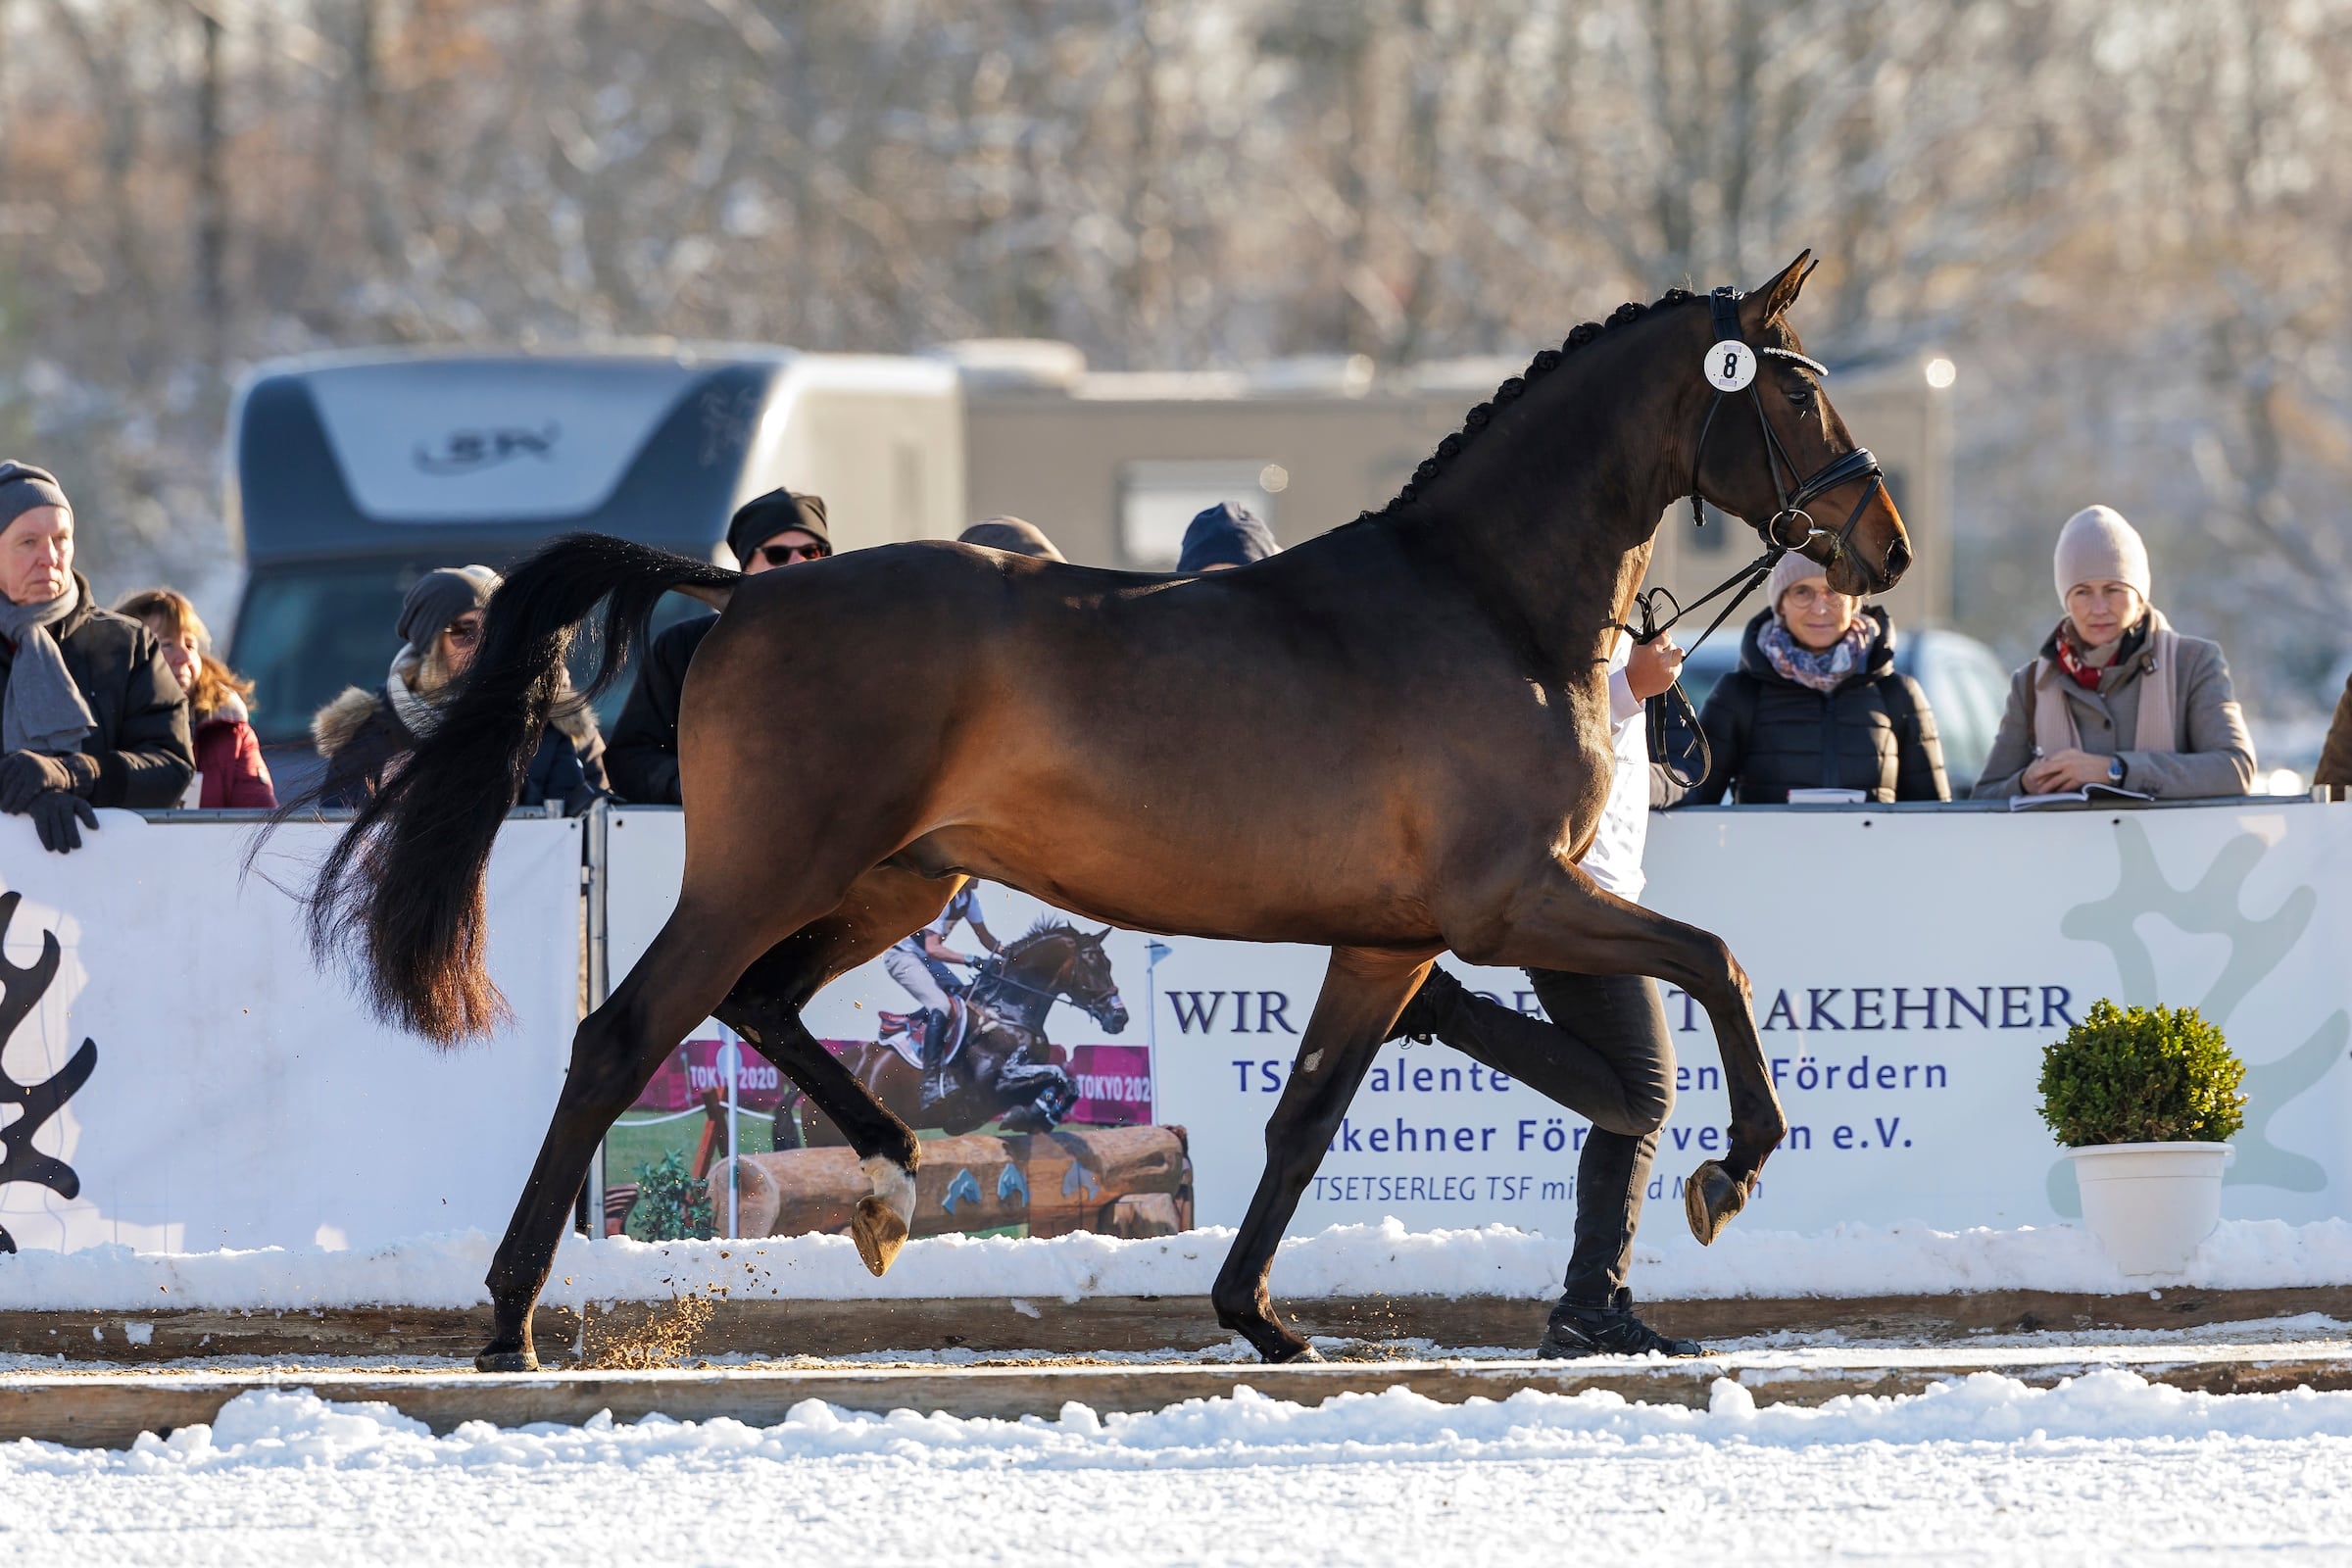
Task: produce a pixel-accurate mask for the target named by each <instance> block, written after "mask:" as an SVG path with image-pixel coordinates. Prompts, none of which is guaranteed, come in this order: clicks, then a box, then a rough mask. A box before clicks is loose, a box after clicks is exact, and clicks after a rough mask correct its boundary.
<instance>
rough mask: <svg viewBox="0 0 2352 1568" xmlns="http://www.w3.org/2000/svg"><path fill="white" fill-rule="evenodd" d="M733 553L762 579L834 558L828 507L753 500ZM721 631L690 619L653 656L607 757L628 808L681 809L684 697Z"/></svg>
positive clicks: (734, 531)
mask: <svg viewBox="0 0 2352 1568" xmlns="http://www.w3.org/2000/svg"><path fill="white" fill-rule="evenodd" d="M727 549H728V550H730V551H732V552H733V553H734V556H735V560H736V562H737V564H740V565H741V566H742V568H743V572H744V575H745V576H747V577H756V576H758V575H759V574H760V572H763V571H772V570H774V569H775V568H776V567H778V566H791V565H797V564H801V563H804V562H810V561H822V560H824V559H825V557H827V556H829V555H831V554H832V553H833V536H832V535H831V534H830V533H828V532H827V531H826V523H825V503H824V501H823V499H822V498H821V497H818V496H803V495H795V494H794V493H793V492H791V491H790V490H770V491H769V492H768V493H767V494H765V495H763V496H760V497H759V498H757V499H756V500H752V501H747V502H745V503H744V504H743V506H742V507H741V508H740V509H738V510H737V512H736V514H735V515H734V516H733V517H732V518H730V519H729V520H728V523H727ZM717 624H718V617H717V616H716V615H696V616H695V617H693V618H692V619H690V620H682V621H680V622H678V624H676V625H675V626H672V627H670V628H669V629H668V630H667V631H665V632H663V633H662V635H661V636H659V637H657V638H655V639H654V645H653V646H652V647H651V648H649V649H647V650H646V653H645V663H644V665H643V666H642V667H641V668H640V669H639V670H638V671H637V683H636V685H634V686H632V687H630V688H629V700H628V702H627V703H626V704H624V705H623V706H622V708H621V710H620V718H619V720H618V721H617V722H616V723H614V724H613V745H612V748H611V750H610V751H608V752H607V753H606V754H605V762H606V765H607V766H608V767H609V768H610V769H611V770H612V774H613V792H614V793H615V794H617V795H618V796H619V797H620V798H621V799H622V800H624V801H635V802H638V803H639V804H640V805H644V806H676V805H677V804H679V795H678V694H679V693H680V692H681V691H682V690H684V688H685V685H686V666H687V665H688V664H690V663H692V662H694V651H695V650H696V649H697V648H700V647H701V646H702V645H703V639H704V638H705V637H708V636H710V635H711V627H713V626H715V625H717Z"/></svg>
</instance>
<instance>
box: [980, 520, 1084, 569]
mask: <svg viewBox="0 0 2352 1568" xmlns="http://www.w3.org/2000/svg"><path fill="white" fill-rule="evenodd" d="M956 543H957V544H961V545H985V546H986V547H987V548H989V549H991V550H1002V551H1005V552H1006V553H1007V554H1009V555H1015V556H1035V557H1036V558H1037V559H1038V560H1040V561H1066V560H1068V559H1069V558H1068V557H1066V556H1064V555H1063V554H1062V553H1061V552H1060V551H1058V550H1056V549H1054V541H1053V540H1051V539H1049V538H1047V537H1046V531H1045V530H1044V529H1043V528H1040V527H1039V526H1038V525H1037V524H1036V523H1034V522H1030V521H1027V520H1025V519H1023V518H1020V517H991V518H989V519H988V520H987V521H986V522H975V523H973V524H972V525H971V526H970V527H969V528H966V529H964V530H963V532H961V533H959V534H957V535H956Z"/></svg>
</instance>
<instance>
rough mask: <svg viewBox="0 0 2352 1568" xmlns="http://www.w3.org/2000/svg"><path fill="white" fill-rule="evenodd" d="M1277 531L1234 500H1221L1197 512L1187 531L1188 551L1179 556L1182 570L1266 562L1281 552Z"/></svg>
mask: <svg viewBox="0 0 2352 1568" xmlns="http://www.w3.org/2000/svg"><path fill="white" fill-rule="evenodd" d="M1281 549H1282V546H1280V545H1278V544H1276V543H1275V542H1274V530H1273V529H1271V528H1269V527H1267V526H1266V525H1265V524H1264V523H1262V522H1260V521H1258V520H1257V518H1256V517H1255V516H1254V515H1252V514H1251V513H1250V512H1249V511H1248V510H1247V509H1246V508H1242V507H1237V506H1235V505H1234V504H1233V503H1232V502H1230V501H1220V502H1218V503H1217V504H1216V505H1215V506H1213V507H1210V508H1209V509H1208V510H1207V511H1206V512H1202V513H1200V514H1198V515H1195V516H1194V518H1193V520H1192V522H1191V524H1190V525H1189V526H1187V527H1186V528H1185V530H1184V551H1183V553H1182V554H1181V555H1179V556H1178V557H1177V558H1176V569H1177V570H1178V571H1179V572H1199V571H1229V570H1231V569H1232V568H1233V567H1235V566H1247V565H1249V564H1250V563H1251V562H1253V561H1263V560H1265V559H1266V558H1267V557H1268V556H1271V555H1273V554H1275V553H1276V552H1278V551H1280V550H1281Z"/></svg>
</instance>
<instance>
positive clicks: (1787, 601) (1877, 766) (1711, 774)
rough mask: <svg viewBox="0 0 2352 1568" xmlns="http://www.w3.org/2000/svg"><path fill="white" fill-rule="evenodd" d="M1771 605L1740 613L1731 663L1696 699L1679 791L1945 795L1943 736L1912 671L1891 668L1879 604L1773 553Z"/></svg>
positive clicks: (1748, 799)
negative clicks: (1743, 627) (1700, 735)
mask: <svg viewBox="0 0 2352 1568" xmlns="http://www.w3.org/2000/svg"><path fill="white" fill-rule="evenodd" d="M1767 593H1768V596H1769V598H1770V600H1771V608H1770V609H1768V610H1765V611H1763V612H1762V613H1759V614H1757V616H1756V617H1755V618H1754V619H1753V620H1751V621H1749V622H1748V623H1747V634H1746V636H1745V637H1744V638H1742V639H1741V641H1740V667H1739V668H1738V669H1736V670H1734V671H1733V672H1732V673H1731V674H1729V675H1726V676H1724V677H1723V679H1722V680H1720V681H1718V682H1716V685H1715V689H1714V690H1713V691H1711V692H1709V693H1707V701H1706V706H1705V707H1704V708H1702V709H1701V710H1700V711H1699V715H1698V721H1699V724H1700V727H1702V728H1703V729H1705V730H1706V732H1707V748H1708V750H1709V752H1710V753H1712V757H1711V760H1710V762H1709V765H1708V768H1707V776H1706V777H1705V778H1704V779H1702V780H1701V781H1700V782H1699V785H1698V787H1697V788H1696V789H1694V790H1692V791H1691V793H1690V795H1689V796H1688V797H1687V798H1686V804H1689V805H1692V806H1713V805H1717V804H1719V803H1721V802H1722V801H1723V799H1724V798H1725V797H1726V796H1727V795H1728V796H1729V797H1730V798H1731V799H1732V801H1733V803H1734V804H1736V805H1740V806H1755V805H1764V804H1772V805H1780V804H1782V803H1785V802H1786V801H1787V800H1788V799H1789V791H1790V790H1858V791H1860V792H1861V794H1862V797H1863V798H1864V799H1865V800H1870V801H1948V800H1950V799H1951V798H1952V788H1951V784H1950V783H1949V781H1948V780H1946V779H1945V777H1944V772H1943V745H1942V742H1941V741H1939V740H1938V739H1937V738H1936V715H1935V714H1934V713H1933V712H1932V711H1929V708H1928V699H1927V696H1926V694H1925V693H1923V692H1922V691H1921V690H1920V689H1919V683H1918V682H1916V681H1914V680H1913V679H1911V677H1910V676H1908V675H1900V674H1897V673H1895V668H1894V627H1893V625H1892V624H1891V623H1890V622H1889V621H1888V620H1887V612H1885V611H1884V610H1881V609H1879V608H1877V607H1876V606H1870V607H1867V608H1866V607H1865V606H1864V605H1863V603H1862V601H1861V600H1859V599H1857V598H1855V597H1854V596H1853V595H1851V594H1841V593H1839V592H1838V591H1837V590H1836V589H1834V588H1832V587H1831V586H1830V583H1829V578H1828V577H1826V576H1825V575H1823V568H1822V567H1821V566H1820V565H1819V564H1817V563H1815V562H1812V561H1809V560H1807V559H1806V558H1805V557H1803V556H1784V557H1782V558H1781V564H1779V565H1778V566H1775V567H1774V568H1773V572H1772V576H1771V577H1770V578H1769V579H1768V582H1767Z"/></svg>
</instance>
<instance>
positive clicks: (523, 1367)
mask: <svg viewBox="0 0 2352 1568" xmlns="http://www.w3.org/2000/svg"><path fill="white" fill-rule="evenodd" d="M473 1369H474V1370H475V1371H476V1372H536V1371H538V1370H539V1357H538V1356H537V1355H536V1354H535V1353H534V1352H532V1351H529V1350H484V1351H483V1352H482V1353H481V1354H479V1355H477V1356H475V1357H474V1358H473Z"/></svg>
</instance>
